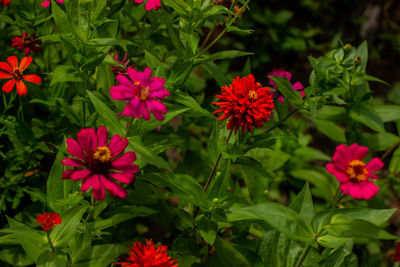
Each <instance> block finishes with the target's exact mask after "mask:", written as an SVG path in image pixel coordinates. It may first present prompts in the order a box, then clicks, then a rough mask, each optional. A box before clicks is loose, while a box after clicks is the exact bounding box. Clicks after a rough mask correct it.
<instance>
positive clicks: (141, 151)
mask: <svg viewBox="0 0 400 267" xmlns="http://www.w3.org/2000/svg"><path fill="white" fill-rule="evenodd" d="M128 140H129V145H128V147H129V148H130V149H131V150H133V151H134V152H135V153H136V155H137V157H138V160H140V161H143V162H145V163H149V164H151V165H154V166H157V167H158V168H160V169H166V170H168V171H170V172H172V169H171V167H170V166H169V164H168V163H167V162H166V161H165V160H164V159H163V158H162V157H160V156H158V155H157V154H156V153H154V152H153V151H151V150H150V149H149V148H148V147H146V146H145V145H143V143H142V140H141V139H140V137H139V136H132V137H128ZM136 164H139V166H140V165H142V164H140V162H137V163H136Z"/></svg>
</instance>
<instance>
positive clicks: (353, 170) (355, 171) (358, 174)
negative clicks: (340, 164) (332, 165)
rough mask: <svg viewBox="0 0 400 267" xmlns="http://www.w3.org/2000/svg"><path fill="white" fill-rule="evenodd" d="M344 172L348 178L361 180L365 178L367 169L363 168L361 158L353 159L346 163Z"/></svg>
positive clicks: (356, 180) (363, 164)
mask: <svg viewBox="0 0 400 267" xmlns="http://www.w3.org/2000/svg"><path fill="white" fill-rule="evenodd" d="M346 174H347V176H348V177H349V179H350V180H353V181H355V182H362V181H365V180H367V177H368V170H367V168H365V163H364V162H363V161H361V160H358V159H355V160H352V161H350V162H349V164H348V165H347V170H346Z"/></svg>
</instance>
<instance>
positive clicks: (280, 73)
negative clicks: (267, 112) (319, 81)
mask: <svg viewBox="0 0 400 267" xmlns="http://www.w3.org/2000/svg"><path fill="white" fill-rule="evenodd" d="M268 76H276V77H285V78H287V79H288V80H289V82H290V80H291V79H292V74H291V73H290V72H288V71H285V70H284V69H273V70H272V71H271V72H269V73H268ZM269 84H270V85H271V86H272V87H274V88H275V90H277V88H276V84H275V83H274V81H273V80H272V79H271V78H270V79H269ZM291 85H292V89H293V90H296V91H299V93H300V94H301V96H302V97H303V98H304V97H305V96H306V94H305V93H304V90H303V89H304V87H303V85H302V84H301V83H300V82H295V83H294V84H291ZM271 95H272V98H275V97H276V96H277V95H279V97H278V100H279V101H281V102H282V103H285V100H284V99H283V96H282V95H280V94H279V92H271Z"/></svg>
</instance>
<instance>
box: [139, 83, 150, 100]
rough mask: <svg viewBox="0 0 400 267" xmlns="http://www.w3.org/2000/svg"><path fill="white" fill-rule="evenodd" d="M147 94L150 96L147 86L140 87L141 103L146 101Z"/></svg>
mask: <svg viewBox="0 0 400 267" xmlns="http://www.w3.org/2000/svg"><path fill="white" fill-rule="evenodd" d="M149 94H150V88H149V87H148V86H146V87H142V90H141V91H140V99H141V100H142V101H146V99H147V97H148V96H149Z"/></svg>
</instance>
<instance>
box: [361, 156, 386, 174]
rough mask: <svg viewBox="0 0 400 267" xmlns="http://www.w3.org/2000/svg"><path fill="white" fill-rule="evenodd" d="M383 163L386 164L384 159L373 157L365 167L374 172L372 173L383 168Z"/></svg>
mask: <svg viewBox="0 0 400 267" xmlns="http://www.w3.org/2000/svg"><path fill="white" fill-rule="evenodd" d="M383 165H384V164H383V162H382V160H380V159H379V158H373V159H371V160H370V161H369V162H368V163H367V165H366V166H365V167H366V168H367V170H368V171H369V172H370V173H371V174H372V173H374V172H376V171H379V170H380V169H382V168H383Z"/></svg>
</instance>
